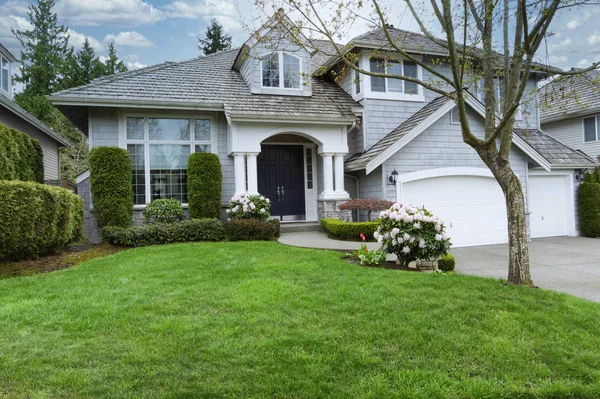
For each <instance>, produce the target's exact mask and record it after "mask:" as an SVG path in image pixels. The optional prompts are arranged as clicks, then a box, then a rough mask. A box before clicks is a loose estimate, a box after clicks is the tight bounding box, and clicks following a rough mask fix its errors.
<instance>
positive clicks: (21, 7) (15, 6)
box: [0, 0, 29, 15]
mask: <svg viewBox="0 0 600 399" xmlns="http://www.w3.org/2000/svg"><path fill="white" fill-rule="evenodd" d="M28 9H29V2H27V1H19V0H9V1H7V2H6V3H4V4H2V5H0V15H3V14H4V15H25V14H26V13H27V11H28Z"/></svg>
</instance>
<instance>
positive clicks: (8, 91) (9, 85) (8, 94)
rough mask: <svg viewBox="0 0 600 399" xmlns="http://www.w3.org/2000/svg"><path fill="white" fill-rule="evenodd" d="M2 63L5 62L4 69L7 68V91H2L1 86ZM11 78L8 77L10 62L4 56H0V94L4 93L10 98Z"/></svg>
mask: <svg viewBox="0 0 600 399" xmlns="http://www.w3.org/2000/svg"><path fill="white" fill-rule="evenodd" d="M3 62H6V68H7V72H8V73H7V76H8V81H7V85H6V87H7V89H8V90H4V87H3V86H4V85H3V83H4V82H3V79H2V70H3V69H4V68H2V64H3ZM11 79H12V77H11V76H10V60H9V59H8V58H6V57H5V56H4V55H2V54H0V92H2V93H5V94H6V96H7V97H9V98H10V97H11V91H12V90H11V88H12V82H11Z"/></svg>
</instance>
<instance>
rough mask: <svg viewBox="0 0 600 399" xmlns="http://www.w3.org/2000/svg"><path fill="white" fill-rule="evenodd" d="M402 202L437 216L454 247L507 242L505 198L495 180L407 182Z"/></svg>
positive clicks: (449, 178) (467, 178)
mask: <svg viewBox="0 0 600 399" xmlns="http://www.w3.org/2000/svg"><path fill="white" fill-rule="evenodd" d="M402 202H404V203H410V204H413V205H416V206H423V205H424V206H425V208H426V209H429V210H431V212H433V214H434V215H439V216H440V217H441V218H442V219H443V220H444V221H445V224H446V226H448V228H449V230H448V233H449V235H450V238H451V241H452V245H453V246H454V247H461V246H462V247H464V246H472V245H489V244H501V243H505V242H507V241H508V232H507V222H506V205H505V202H504V195H503V194H502V189H501V188H500V186H499V185H498V183H497V182H496V180H495V179H494V178H491V177H480V176H443V177H433V178H428V179H423V180H416V181H411V182H406V183H403V184H402Z"/></svg>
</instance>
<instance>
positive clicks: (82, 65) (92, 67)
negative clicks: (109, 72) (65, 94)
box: [77, 38, 104, 86]
mask: <svg viewBox="0 0 600 399" xmlns="http://www.w3.org/2000/svg"><path fill="white" fill-rule="evenodd" d="M99 63H100V60H99V59H98V57H96V53H95V52H94V49H93V48H92V46H91V45H90V42H89V40H88V39H87V38H86V39H85V42H83V47H82V49H81V50H79V52H78V53H77V65H78V66H79V75H80V76H79V78H80V82H79V85H86V84H88V83H90V82H91V81H92V80H94V79H96V78H99V77H100V76H103V75H104V73H102V72H103V71H102V70H101V69H99V68H98V66H99V65H98V64H99ZM79 85H78V86H79Z"/></svg>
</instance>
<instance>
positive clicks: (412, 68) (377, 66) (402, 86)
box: [369, 58, 419, 94]
mask: <svg viewBox="0 0 600 399" xmlns="http://www.w3.org/2000/svg"><path fill="white" fill-rule="evenodd" d="M369 64H370V69H371V72H379V73H387V74H388V75H397V76H406V77H410V78H415V79H416V78H417V77H418V68H417V64H415V63H414V62H410V61H388V63H387V65H386V62H385V60H383V59H381V58H372V59H371V60H370V62H369ZM371 91H375V92H380V93H386V92H387V93H404V94H418V92H419V88H418V86H417V83H415V82H408V81H406V80H402V79H395V78H381V77H375V76H371Z"/></svg>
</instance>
